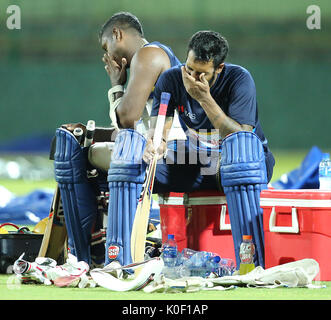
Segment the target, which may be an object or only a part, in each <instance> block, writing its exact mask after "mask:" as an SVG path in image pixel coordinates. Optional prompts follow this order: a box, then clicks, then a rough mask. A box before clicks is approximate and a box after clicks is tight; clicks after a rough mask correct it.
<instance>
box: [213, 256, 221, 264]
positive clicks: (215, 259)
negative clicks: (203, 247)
mask: <svg viewBox="0 0 331 320" xmlns="http://www.w3.org/2000/svg"><path fill="white" fill-rule="evenodd" d="M213 260H214V262H216V263H219V262H220V261H221V257H220V256H215V257H214V258H213Z"/></svg>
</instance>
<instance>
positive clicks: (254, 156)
mask: <svg viewBox="0 0 331 320" xmlns="http://www.w3.org/2000/svg"><path fill="white" fill-rule="evenodd" d="M220 171H221V181H222V185H223V187H230V186H236V185H247V184H266V183H267V181H268V179H267V171H266V163H265V155H264V151H263V146H262V142H261V140H260V139H259V138H258V136H257V135H256V134H254V133H252V132H248V131H240V132H235V133H233V134H231V135H229V136H227V137H226V138H225V139H224V140H223V142H222V153H221V166H220Z"/></svg>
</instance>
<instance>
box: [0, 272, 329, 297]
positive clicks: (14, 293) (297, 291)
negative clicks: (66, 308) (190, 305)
mask: <svg viewBox="0 0 331 320" xmlns="http://www.w3.org/2000/svg"><path fill="white" fill-rule="evenodd" d="M8 279H9V280H8ZM12 279H13V275H0V299H2V300H53V299H56V300H331V282H316V284H324V285H326V288H320V289H307V288H276V289H261V288H259V289H256V288H255V289H254V288H243V287H237V288H236V289H234V290H227V291H199V292H194V293H153V294H149V293H145V292H143V291H136V292H134V291H131V292H130V291H129V292H113V291H110V290H107V289H105V288H102V287H96V288H84V289H80V288H58V287H55V286H45V285H41V284H40V285H34V284H25V285H21V284H13V281H11V280H12ZM8 283H9V284H8Z"/></svg>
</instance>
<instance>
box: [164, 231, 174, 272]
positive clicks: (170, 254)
mask: <svg viewBox="0 0 331 320" xmlns="http://www.w3.org/2000/svg"><path fill="white" fill-rule="evenodd" d="M162 254H163V262H164V265H165V267H174V266H175V265H176V261H177V243H176V240H175V236H174V235H173V234H168V240H167V241H166V242H165V243H164V244H163V246H162Z"/></svg>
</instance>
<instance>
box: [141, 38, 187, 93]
mask: <svg viewBox="0 0 331 320" xmlns="http://www.w3.org/2000/svg"><path fill="white" fill-rule="evenodd" d="M149 46H157V47H159V48H161V49H163V50H164V51H165V53H166V54H167V55H168V57H169V60H170V65H171V67H175V66H179V65H180V64H181V62H180V61H179V59H178V58H177V57H176V56H175V54H174V53H173V51H172V49H171V48H170V47H168V46H166V45H164V44H162V43H160V42H158V41H153V42H150V43H147V44H145V45H144V47H149ZM153 97H154V88H153V91H152V92H151V94H150V95H149V97H148V99H153Z"/></svg>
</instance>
